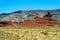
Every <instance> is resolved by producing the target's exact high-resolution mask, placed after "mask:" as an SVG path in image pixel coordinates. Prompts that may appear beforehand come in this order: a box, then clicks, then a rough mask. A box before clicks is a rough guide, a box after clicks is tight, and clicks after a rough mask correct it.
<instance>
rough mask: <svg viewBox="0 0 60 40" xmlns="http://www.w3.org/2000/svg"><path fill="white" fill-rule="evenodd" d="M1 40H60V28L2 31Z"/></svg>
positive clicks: (0, 31) (0, 30)
mask: <svg viewBox="0 0 60 40" xmlns="http://www.w3.org/2000/svg"><path fill="white" fill-rule="evenodd" d="M0 40H60V28H48V29H46V28H44V29H0Z"/></svg>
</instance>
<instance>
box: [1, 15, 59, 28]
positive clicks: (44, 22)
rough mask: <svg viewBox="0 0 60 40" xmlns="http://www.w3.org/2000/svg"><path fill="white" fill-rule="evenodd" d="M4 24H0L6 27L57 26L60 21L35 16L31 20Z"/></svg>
mask: <svg viewBox="0 0 60 40" xmlns="http://www.w3.org/2000/svg"><path fill="white" fill-rule="evenodd" d="M5 23H6V24H4V22H3V23H0V24H3V25H0V26H2V27H6V28H10V27H11V28H48V27H59V26H60V23H59V22H58V21H57V20H56V19H54V18H50V17H45V18H41V17H39V16H35V17H34V19H33V20H24V21H23V22H5Z"/></svg>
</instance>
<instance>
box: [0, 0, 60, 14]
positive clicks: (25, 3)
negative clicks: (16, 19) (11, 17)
mask: <svg viewBox="0 0 60 40" xmlns="http://www.w3.org/2000/svg"><path fill="white" fill-rule="evenodd" d="M37 9H41V10H52V9H60V0H0V13H10V12H13V11H16V10H37Z"/></svg>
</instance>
